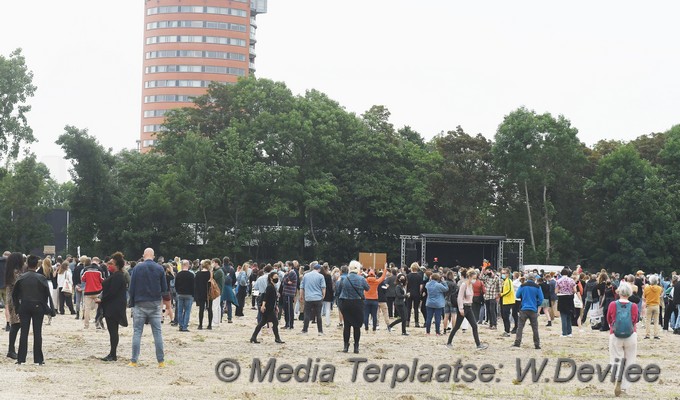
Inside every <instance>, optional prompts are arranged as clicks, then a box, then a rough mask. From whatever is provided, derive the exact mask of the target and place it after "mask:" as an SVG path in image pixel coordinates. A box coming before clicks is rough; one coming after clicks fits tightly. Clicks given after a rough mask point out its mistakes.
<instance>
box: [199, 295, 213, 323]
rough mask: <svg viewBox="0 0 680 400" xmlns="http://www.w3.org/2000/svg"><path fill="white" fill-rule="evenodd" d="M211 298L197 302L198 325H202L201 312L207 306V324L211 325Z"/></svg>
mask: <svg viewBox="0 0 680 400" xmlns="http://www.w3.org/2000/svg"><path fill="white" fill-rule="evenodd" d="M212 302H213V301H212V300H210V301H202V302H200V303H198V326H200V327H203V312H204V311H205V309H206V307H207V308H208V326H210V327H212V320H213V312H212Z"/></svg>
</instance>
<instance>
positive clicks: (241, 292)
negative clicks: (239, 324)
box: [236, 286, 248, 317]
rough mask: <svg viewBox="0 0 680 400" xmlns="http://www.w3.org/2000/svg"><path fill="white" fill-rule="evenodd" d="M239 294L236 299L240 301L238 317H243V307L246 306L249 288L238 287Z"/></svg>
mask: <svg viewBox="0 0 680 400" xmlns="http://www.w3.org/2000/svg"><path fill="white" fill-rule="evenodd" d="M237 287H238V292H236V299H237V300H238V306H237V307H236V316H237V317H242V316H243V306H245V305H246V294H247V293H248V286H237Z"/></svg>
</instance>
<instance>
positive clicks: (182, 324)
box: [175, 260, 194, 332]
mask: <svg viewBox="0 0 680 400" xmlns="http://www.w3.org/2000/svg"><path fill="white" fill-rule="evenodd" d="M190 267H191V262H189V260H182V270H181V271H180V272H178V273H177V276H175V291H176V292H177V323H178V325H179V331H180V332H189V318H190V317H191V306H192V305H193V302H194V273H193V272H191V271H190V270H189V268H190Z"/></svg>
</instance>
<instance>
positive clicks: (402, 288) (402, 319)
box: [387, 274, 408, 336]
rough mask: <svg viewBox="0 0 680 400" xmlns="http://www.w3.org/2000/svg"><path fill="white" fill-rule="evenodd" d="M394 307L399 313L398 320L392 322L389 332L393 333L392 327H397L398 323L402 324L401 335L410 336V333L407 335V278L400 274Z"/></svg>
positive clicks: (388, 328)
mask: <svg viewBox="0 0 680 400" xmlns="http://www.w3.org/2000/svg"><path fill="white" fill-rule="evenodd" d="M394 294H395V298H394V305H395V307H396V312H397V317H398V318H397V319H395V320H394V321H392V323H391V324H389V325H387V331H388V332H392V327H393V326H395V325H397V324H398V323H401V334H402V335H404V336H408V333H406V322H407V321H408V320H407V319H406V302H405V298H406V276H404V275H402V274H399V276H398V277H397V286H396V288H395V289H394Z"/></svg>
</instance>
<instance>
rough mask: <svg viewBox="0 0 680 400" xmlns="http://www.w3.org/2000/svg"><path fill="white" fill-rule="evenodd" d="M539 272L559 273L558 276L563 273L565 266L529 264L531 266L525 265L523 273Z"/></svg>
mask: <svg viewBox="0 0 680 400" xmlns="http://www.w3.org/2000/svg"><path fill="white" fill-rule="evenodd" d="M535 269H536V270H538V272H541V270H543V271H545V272H553V271H555V272H557V273H558V274H559V273H560V272H562V270H563V269H564V266H563V265H538V264H529V265H523V266H522V271H524V272H530V271H533V270H535Z"/></svg>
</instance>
